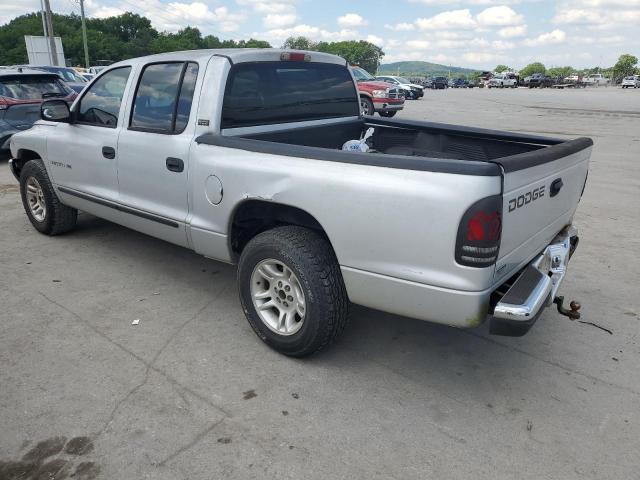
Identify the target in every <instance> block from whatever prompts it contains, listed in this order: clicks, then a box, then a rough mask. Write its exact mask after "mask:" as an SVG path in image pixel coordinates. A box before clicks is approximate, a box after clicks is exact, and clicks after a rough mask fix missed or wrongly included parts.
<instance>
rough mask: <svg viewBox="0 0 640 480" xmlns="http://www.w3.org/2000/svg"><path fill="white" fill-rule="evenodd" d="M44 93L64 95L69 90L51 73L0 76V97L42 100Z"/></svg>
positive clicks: (67, 93) (68, 92)
mask: <svg viewBox="0 0 640 480" xmlns="http://www.w3.org/2000/svg"><path fill="white" fill-rule="evenodd" d="M46 93H48V94H53V95H54V96H61V97H66V96H67V95H69V94H70V93H71V92H70V91H69V90H68V88H67V87H65V86H64V85H62V84H61V83H60V81H59V80H58V79H57V78H56V77H54V76H53V75H52V76H48V75H43V76H31V75H16V76H15V77H0V97H7V98H14V99H16V100H42V95H43V94H46Z"/></svg>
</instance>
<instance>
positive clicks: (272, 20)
mask: <svg viewBox="0 0 640 480" xmlns="http://www.w3.org/2000/svg"><path fill="white" fill-rule="evenodd" d="M296 20H297V17H296V14H295V13H269V14H267V15H265V17H264V18H263V19H262V23H263V25H264V26H265V28H281V27H288V26H289V25H293V24H294V23H296Z"/></svg>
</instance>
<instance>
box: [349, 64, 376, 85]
mask: <svg viewBox="0 0 640 480" xmlns="http://www.w3.org/2000/svg"><path fill="white" fill-rule="evenodd" d="M351 72H352V73H353V76H354V78H355V79H356V81H358V82H360V81H363V82H364V81H367V80H368V81H371V80H375V79H376V77H374V76H373V75H371V74H370V73H369V72H367V71H366V70H365V69H363V68H360V67H351Z"/></svg>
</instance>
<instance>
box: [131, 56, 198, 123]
mask: <svg viewBox="0 0 640 480" xmlns="http://www.w3.org/2000/svg"><path fill="white" fill-rule="evenodd" d="M197 77H198V65H197V64H196V63H193V62H189V63H184V62H171V63H156V64H151V65H147V66H146V67H145V68H144V70H143V72H142V74H141V76H140V81H139V84H138V88H137V90H136V95H135V98H134V103H133V110H132V113H131V122H130V129H131V130H141V131H148V132H154V133H165V134H173V133H181V132H182V131H184V129H185V128H186V126H187V122H188V121H189V114H190V112H191V103H192V101H193V92H194V89H195V84H196V79H197Z"/></svg>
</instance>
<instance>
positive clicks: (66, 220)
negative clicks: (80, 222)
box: [20, 160, 78, 235]
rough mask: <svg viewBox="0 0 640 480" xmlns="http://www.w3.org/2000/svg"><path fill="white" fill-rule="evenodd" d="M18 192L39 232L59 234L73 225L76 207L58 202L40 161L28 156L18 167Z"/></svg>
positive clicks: (76, 214) (76, 216)
mask: <svg viewBox="0 0 640 480" xmlns="http://www.w3.org/2000/svg"><path fill="white" fill-rule="evenodd" d="M20 195H21V197H22V205H23V206H24V210H25V212H26V213H27V217H28V218H29V221H30V222H31V225H33V226H34V228H35V229H36V230H38V231H39V232H40V233H44V234H46V235H59V234H61V233H65V232H68V231H70V230H73V228H74V227H75V226H76V220H77V218H78V211H77V210H76V209H75V208H71V207H67V206H66V205H63V204H62V203H61V202H60V200H59V199H58V195H56V192H55V190H54V188H53V185H52V184H51V180H49V175H48V174H47V170H46V169H45V167H44V165H43V164H42V161H40V160H31V161H29V162H27V163H26V164H25V166H24V167H22V170H21V172H20Z"/></svg>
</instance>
